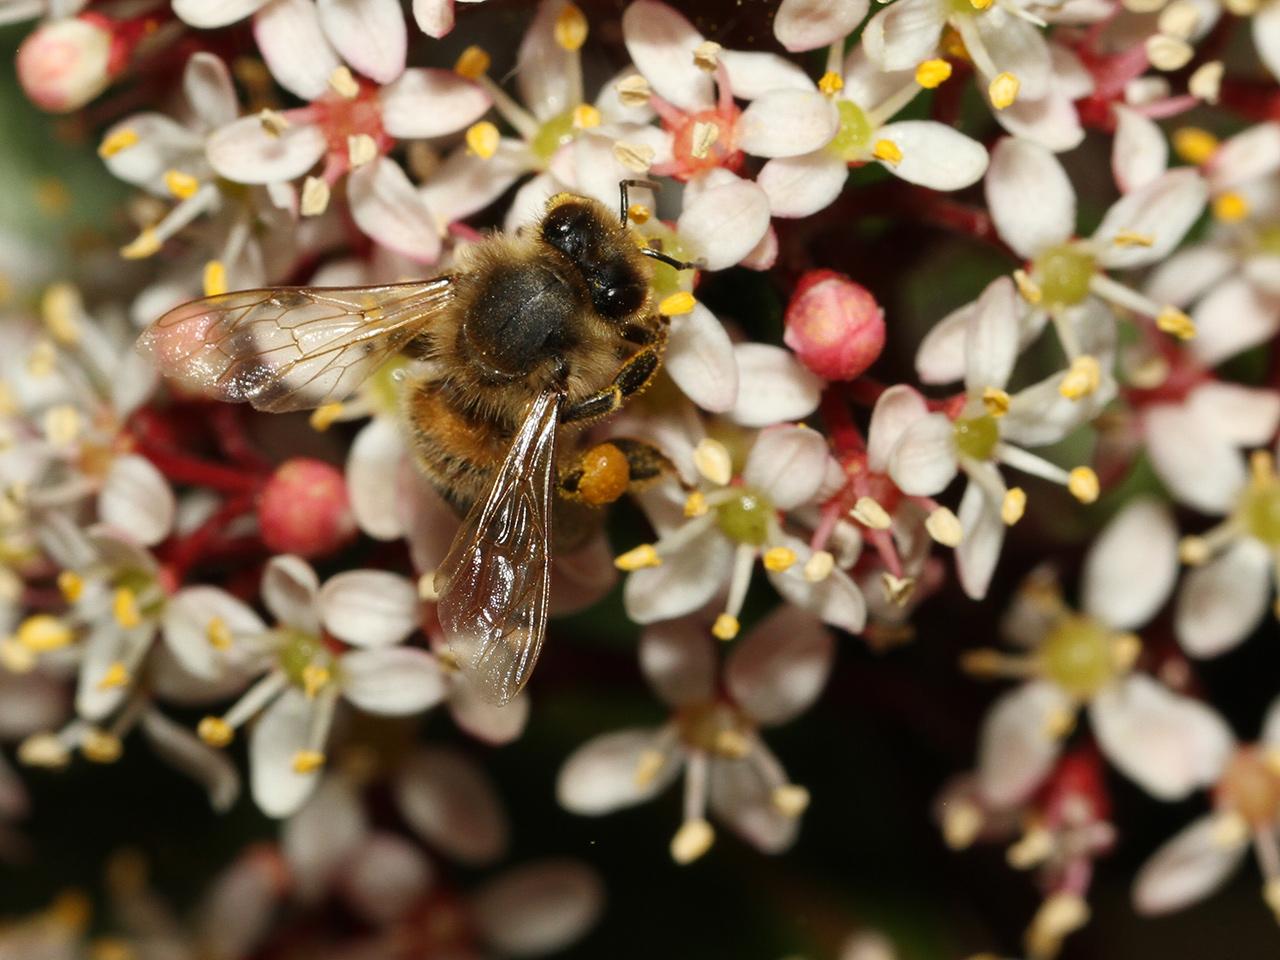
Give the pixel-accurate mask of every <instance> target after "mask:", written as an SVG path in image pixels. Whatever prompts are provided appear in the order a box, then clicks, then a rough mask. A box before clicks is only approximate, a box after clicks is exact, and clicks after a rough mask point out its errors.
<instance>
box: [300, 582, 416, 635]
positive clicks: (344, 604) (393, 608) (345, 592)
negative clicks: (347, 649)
mask: <svg viewBox="0 0 1280 960" xmlns="http://www.w3.org/2000/svg"><path fill="white" fill-rule="evenodd" d="M419 606H420V601H419V599H418V588H417V587H416V586H415V585H414V584H413V583H412V582H411V581H409V580H407V579H406V578H404V577H401V576H398V575H397V574H394V573H388V572H386V571H385V570H347V571H345V572H343V573H340V574H338V575H337V576H335V577H331V578H330V579H329V580H328V581H327V582H326V583H325V585H324V588H323V589H322V590H321V591H320V615H321V617H322V618H323V619H324V625H325V627H326V628H327V629H328V630H329V632H330V633H332V634H333V635H334V636H335V637H337V638H339V639H340V640H345V641H346V642H347V643H350V644H354V645H356V646H360V647H384V646H388V645H389V644H393V643H399V642H400V641H401V640H403V639H404V638H405V637H407V636H408V635H409V634H411V633H413V631H414V630H416V629H417V627H418V618H419Z"/></svg>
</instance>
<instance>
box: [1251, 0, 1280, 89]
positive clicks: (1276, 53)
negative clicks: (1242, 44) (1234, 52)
mask: <svg viewBox="0 0 1280 960" xmlns="http://www.w3.org/2000/svg"><path fill="white" fill-rule="evenodd" d="M1253 45H1254V47H1255V48H1256V49H1257V51H1258V59H1260V60H1261V61H1262V62H1263V64H1265V65H1266V68H1267V69H1268V70H1270V71H1271V75H1272V76H1273V77H1280V4H1275V3H1264V4H1263V5H1262V6H1261V7H1260V8H1259V9H1258V12H1257V13H1255V14H1254V15H1253Z"/></svg>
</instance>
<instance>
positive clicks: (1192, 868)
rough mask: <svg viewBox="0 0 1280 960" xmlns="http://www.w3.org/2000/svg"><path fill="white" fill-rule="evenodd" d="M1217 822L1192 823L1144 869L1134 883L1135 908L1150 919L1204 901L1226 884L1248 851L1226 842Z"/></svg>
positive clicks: (1244, 845)
mask: <svg viewBox="0 0 1280 960" xmlns="http://www.w3.org/2000/svg"><path fill="white" fill-rule="evenodd" d="M1221 834H1222V831H1221V829H1220V824H1219V823H1218V818H1217V817H1216V816H1213V815H1210V816H1207V817H1201V818H1200V819H1198V820H1193V821H1192V822H1191V823H1190V824H1188V825H1187V826H1186V827H1184V828H1183V829H1182V830H1181V831H1179V832H1178V833H1176V834H1174V836H1173V838H1172V839H1170V840H1169V841H1168V842H1166V843H1165V844H1164V846H1162V847H1160V849H1159V850H1157V851H1156V852H1155V853H1154V854H1152V856H1151V859H1149V860H1148V861H1147V862H1146V863H1144V864H1143V865H1142V869H1140V870H1139V871H1138V875H1137V876H1136V877H1135V878H1134V881H1133V906H1134V909H1135V910H1137V911H1138V912H1139V913H1143V914H1147V915H1148V916H1150V915H1153V914H1160V913H1171V912H1172V911H1174V910H1180V909H1182V908H1183V907H1186V906H1190V905H1191V904H1193V903H1195V902H1196V901H1197V900H1203V899H1204V898H1205V897H1207V896H1209V895H1210V894H1212V893H1213V892H1214V891H1215V890H1217V889H1218V888H1219V887H1221V886H1222V885H1223V884H1224V883H1226V881H1227V878H1228V877H1230V876H1231V874H1232V873H1234V872H1235V870H1236V869H1237V868H1238V867H1239V866H1240V863H1241V861H1243V860H1244V857H1245V854H1246V853H1247V852H1248V850H1249V845H1248V843H1247V842H1224V841H1223V838H1222V835H1221Z"/></svg>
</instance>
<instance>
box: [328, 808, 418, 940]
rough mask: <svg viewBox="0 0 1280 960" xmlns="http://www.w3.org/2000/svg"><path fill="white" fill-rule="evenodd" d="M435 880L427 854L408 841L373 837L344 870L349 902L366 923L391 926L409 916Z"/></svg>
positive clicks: (384, 834)
mask: <svg viewBox="0 0 1280 960" xmlns="http://www.w3.org/2000/svg"><path fill="white" fill-rule="evenodd" d="M434 879H435V875H434V871H433V870H432V867H431V862H430V861H429V860H428V859H427V857H426V854H424V853H423V852H422V851H421V850H419V849H418V848H417V847H416V846H414V845H413V843H411V842H410V841H409V840H407V839H405V838H404V837H401V836H398V835H396V834H394V833H388V832H384V831H381V830H377V831H374V832H373V833H371V834H370V835H369V836H368V837H367V838H365V841H364V843H363V844H361V846H360V849H359V850H358V851H357V852H356V854H355V856H354V857H353V858H352V860H351V862H349V863H348V864H347V865H346V868H345V869H344V870H343V873H342V877H341V882H342V889H343V891H344V892H345V894H346V900H347V902H348V903H350V904H351V906H352V908H353V909H354V910H355V912H356V913H357V914H358V915H359V916H360V917H361V918H362V919H363V920H365V921H366V922H367V923H372V924H376V925H384V924H390V923H391V922H393V921H395V920H397V919H399V918H400V917H402V916H404V915H405V914H406V913H408V912H409V910H410V908H411V907H413V905H414V904H415V903H417V902H418V901H419V900H421V899H422V897H423V896H424V895H425V894H426V893H427V891H428V889H429V888H430V886H431V884H432V882H433V881H434Z"/></svg>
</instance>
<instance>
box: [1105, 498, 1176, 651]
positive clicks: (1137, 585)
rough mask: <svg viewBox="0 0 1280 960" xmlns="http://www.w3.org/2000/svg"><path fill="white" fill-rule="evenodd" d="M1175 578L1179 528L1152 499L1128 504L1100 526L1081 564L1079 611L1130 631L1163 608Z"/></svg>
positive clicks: (1167, 511) (1166, 511) (1161, 506)
mask: <svg viewBox="0 0 1280 960" xmlns="http://www.w3.org/2000/svg"><path fill="white" fill-rule="evenodd" d="M1177 579H1178V530H1177V527H1176V526H1175V524H1174V521H1173V515H1172V513H1170V511H1169V509H1168V507H1166V506H1165V505H1164V504H1163V503H1161V502H1160V501H1158V500H1156V499H1155V498H1153V497H1142V498H1138V499H1135V500H1131V501H1129V503H1128V504H1127V505H1126V506H1125V508H1124V509H1123V510H1121V511H1120V512H1119V513H1118V514H1116V516H1115V517H1114V518H1113V519H1112V520H1111V522H1110V523H1108V524H1107V525H1106V527H1105V528H1103V530H1102V532H1101V533H1100V534H1098V537H1097V539H1096V540H1094V542H1093V546H1092V547H1090V549H1089V554H1088V556H1087V557H1086V558H1085V563H1084V585H1083V587H1082V594H1083V603H1082V606H1083V608H1084V611H1085V612H1086V613H1088V614H1089V615H1091V616H1094V617H1097V618H1098V619H1100V620H1101V621H1102V622H1103V623H1105V624H1106V625H1107V626H1109V627H1114V628H1115V629H1117V630H1131V629H1133V628H1135V627H1139V626H1141V625H1142V624H1144V623H1146V622H1147V621H1148V620H1150V619H1151V618H1152V617H1153V616H1155V614H1156V611H1158V610H1159V609H1160V607H1161V606H1163V605H1164V602H1165V600H1166V599H1168V597H1169V594H1170V593H1171V592H1172V590H1173V585H1174V582H1175V581H1176V580H1177Z"/></svg>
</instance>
